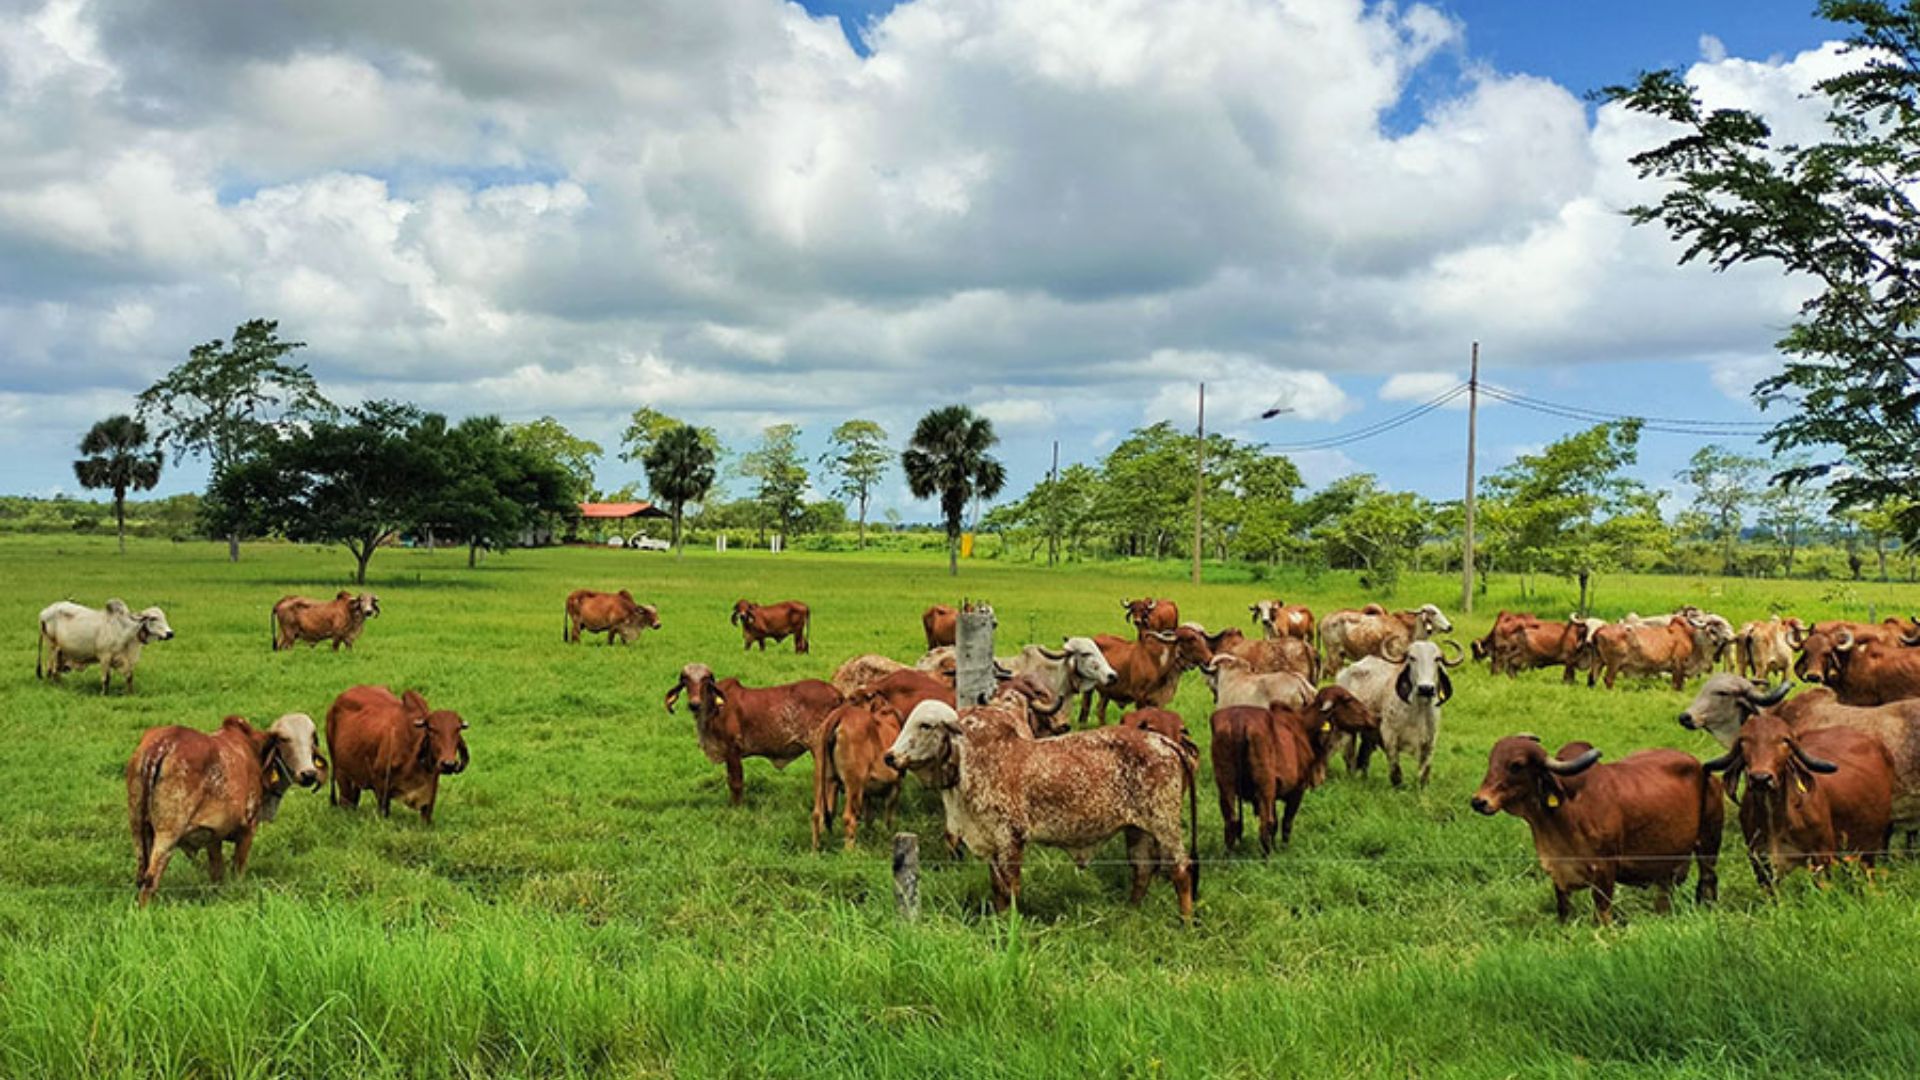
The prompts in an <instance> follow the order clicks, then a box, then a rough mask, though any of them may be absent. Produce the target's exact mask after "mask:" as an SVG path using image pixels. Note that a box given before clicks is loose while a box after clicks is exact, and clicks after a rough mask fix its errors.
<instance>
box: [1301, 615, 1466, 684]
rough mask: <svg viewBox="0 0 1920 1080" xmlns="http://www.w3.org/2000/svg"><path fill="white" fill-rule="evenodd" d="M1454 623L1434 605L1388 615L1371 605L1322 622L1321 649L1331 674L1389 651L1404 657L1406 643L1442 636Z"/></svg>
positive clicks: (1329, 616)
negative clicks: (1333, 670) (1361, 660)
mask: <svg viewBox="0 0 1920 1080" xmlns="http://www.w3.org/2000/svg"><path fill="white" fill-rule="evenodd" d="M1452 629H1453V623H1451V622H1449V621H1448V620H1447V617H1446V616H1445V615H1443V614H1441V613H1440V609H1439V608H1437V607H1435V606H1434V605H1432V604H1422V605H1421V606H1420V607H1418V608H1416V609H1414V610H1412V611H1391V612H1390V611H1387V610H1386V609H1385V608H1382V607H1381V606H1380V605H1378V604H1368V605H1367V606H1366V607H1364V608H1362V609H1360V610H1359V611H1354V610H1352V609H1347V610H1343V611H1336V612H1334V613H1333V614H1331V615H1328V616H1327V617H1326V618H1324V619H1321V620H1320V645H1321V648H1322V649H1323V650H1324V651H1325V653H1326V659H1325V662H1324V666H1325V669H1327V670H1331V669H1333V668H1336V667H1340V666H1342V665H1344V664H1347V663H1350V662H1352V661H1354V660H1358V659H1360V658H1362V657H1366V656H1381V655H1384V654H1385V653H1386V651H1387V650H1388V649H1389V648H1392V649H1395V650H1396V651H1397V652H1400V653H1404V652H1405V651H1406V648H1407V643H1408V642H1411V641H1418V640H1422V639H1425V638H1429V637H1432V636H1433V635H1435V634H1443V633H1447V632H1449V631H1451V630H1452Z"/></svg>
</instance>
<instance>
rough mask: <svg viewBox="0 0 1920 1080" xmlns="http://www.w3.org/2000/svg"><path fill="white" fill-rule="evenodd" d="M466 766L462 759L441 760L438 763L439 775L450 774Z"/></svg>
mask: <svg viewBox="0 0 1920 1080" xmlns="http://www.w3.org/2000/svg"><path fill="white" fill-rule="evenodd" d="M466 767H467V763H466V762H464V761H459V760H455V761H443V762H441V763H440V775H441V776H452V775H453V774H454V773H457V772H459V771H461V770H462V769H465V768H466Z"/></svg>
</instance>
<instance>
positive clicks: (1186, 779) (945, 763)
mask: <svg viewBox="0 0 1920 1080" xmlns="http://www.w3.org/2000/svg"><path fill="white" fill-rule="evenodd" d="M999 700H1000V699H996V701H995V703H992V704H989V705H986V706H981V707H979V708H975V709H969V710H967V713H966V715H964V716H962V715H960V714H957V713H955V711H954V710H953V709H951V708H949V707H948V706H946V705H945V704H943V703H941V702H933V701H930V702H925V703H923V704H921V705H920V706H919V707H917V708H915V709H914V711H913V713H912V714H911V715H909V716H908V717H907V722H906V725H905V726H904V727H903V728H902V729H901V731H900V736H899V738H897V739H895V740H894V743H893V746H892V748H891V749H889V750H888V751H887V757H886V761H887V764H889V765H891V766H893V767H894V768H896V769H906V770H913V771H915V772H917V773H919V774H920V775H921V776H923V777H926V778H928V782H929V783H930V784H932V785H933V786H934V787H937V788H939V789H940V795H941V801H942V803H943V804H944V807H945V809H946V822H947V832H948V834H949V835H952V836H954V837H957V838H958V839H959V840H960V841H961V842H963V843H965V844H966V846H967V849H968V850H969V851H972V852H973V853H974V854H976V855H979V856H980V857H982V858H984V859H985V860H986V861H987V867H988V874H989V878H990V880H991V882H992V887H993V905H994V908H995V909H996V910H1002V911H1004V910H1005V909H1006V907H1007V905H1008V904H1010V903H1012V902H1013V901H1015V900H1017V899H1018V898H1019V895H1020V865H1021V860H1022V858H1023V857H1024V854H1025V851H1026V846H1027V845H1028V844H1030V843H1034V844H1047V845H1049V846H1052V847H1058V848H1064V849H1065V850H1066V851H1067V852H1068V853H1069V854H1071V855H1072V856H1073V857H1074V860H1075V861H1076V862H1078V863H1079V864H1080V865H1082V866H1085V865H1086V863H1087V861H1088V860H1089V859H1090V858H1092V856H1093V853H1094V851H1095V849H1097V848H1098V847H1099V846H1100V844H1101V843H1103V842H1104V841H1106V839H1107V838H1108V837H1110V836H1112V835H1114V834H1115V833H1124V834H1125V835H1126V841H1127V858H1128V861H1129V862H1131V863H1132V865H1133V891H1132V895H1131V897H1130V900H1131V902H1133V903H1139V902H1140V900H1141V899H1142V898H1143V897H1144V896H1145V895H1146V892H1147V886H1148V884H1149V883H1150V882H1151V880H1152V877H1153V873H1154V871H1155V869H1156V868H1164V869H1165V870H1167V872H1168V874H1169V876H1170V877H1171V878H1172V879H1173V888H1174V893H1175V895H1176V896H1177V897H1178V900H1179V906H1180V916H1181V918H1183V919H1188V920H1191V919H1192V918H1193V900H1194V895H1195V893H1196V891H1197V888H1198V882H1199V876H1200V868H1199V864H1198V862H1197V861H1196V860H1195V859H1194V858H1193V852H1194V851H1195V850H1197V847H1198V845H1197V843H1192V842H1188V843H1183V840H1197V837H1194V836H1193V835H1192V833H1191V832H1190V834H1189V837H1187V838H1183V837H1182V836H1181V829H1180V804H1181V800H1182V796H1184V797H1185V801H1186V803H1187V809H1188V812H1189V815H1190V818H1191V821H1192V822H1193V825H1192V826H1191V828H1192V829H1197V828H1198V821H1199V814H1198V812H1197V807H1196V805H1195V794H1194V777H1193V765H1192V762H1191V761H1190V760H1189V759H1188V758H1187V757H1186V755H1185V754H1184V753H1183V752H1182V751H1181V749H1180V747H1179V746H1178V745H1177V744H1176V743H1174V742H1173V741H1171V740H1169V739H1166V738H1163V737H1161V736H1160V735H1157V734H1155V733H1153V732H1151V731H1143V730H1140V729H1139V728H1130V727H1112V728H1101V729H1099V730H1097V731H1079V732H1074V733H1073V734H1070V735H1063V736H1061V737H1059V738H1057V739H1038V740H1036V739H1031V738H1027V737H1025V736H1024V735H1023V734H1022V733H1021V732H1020V731H1019V730H1018V728H1017V727H1016V726H1015V724H1014V723H1013V722H1012V721H1011V719H1010V718H1009V717H1008V715H1007V714H1006V711H1005V710H1004V709H1002V708H1001V707H1000V706H999V704H998V701H999Z"/></svg>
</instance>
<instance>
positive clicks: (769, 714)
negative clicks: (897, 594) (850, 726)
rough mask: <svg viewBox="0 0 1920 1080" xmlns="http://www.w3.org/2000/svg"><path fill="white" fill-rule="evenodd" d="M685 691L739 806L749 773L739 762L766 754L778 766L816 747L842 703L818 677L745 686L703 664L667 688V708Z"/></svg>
mask: <svg viewBox="0 0 1920 1080" xmlns="http://www.w3.org/2000/svg"><path fill="white" fill-rule="evenodd" d="M682 691H685V693H686V695H687V707H688V708H689V709H690V710H692V712H693V720H694V724H695V726H696V730H697V731H698V732H699V735H700V750H701V752H702V753H704V754H706V755H707V760H709V761H712V762H713V763H715V764H724V765H725V766H726V767H727V797H728V800H729V801H730V802H732V804H733V805H735V806H738V805H740V801H741V795H742V791H743V789H744V787H745V784H746V781H745V777H744V775H743V773H742V771H741V767H740V762H741V761H742V760H743V759H745V758H750V757H762V758H766V759H767V760H768V761H771V762H773V767H774V768H776V769H784V768H786V767H787V763H788V762H790V761H792V760H793V759H795V758H797V757H799V756H800V755H802V754H805V753H809V752H811V751H812V749H813V737H814V735H815V733H817V732H818V731H819V730H820V725H821V724H822V723H824V722H825V721H826V719H827V714H828V713H830V712H832V711H833V710H834V709H835V708H837V707H838V706H839V705H840V702H841V697H840V691H838V690H835V689H834V688H833V687H832V686H831V685H830V684H828V683H824V682H821V681H820V680H819V679H802V680H800V681H799V682H790V683H784V684H782V685H779V686H765V687H749V686H742V685H741V684H740V680H739V679H718V680H716V679H715V678H714V677H713V670H712V669H711V668H709V667H707V665H705V664H688V665H686V666H685V667H683V668H681V669H680V679H679V681H678V682H676V683H674V684H673V687H672V688H671V689H669V690H668V691H667V697H666V705H667V712H669V713H671V712H673V706H674V703H675V702H676V701H678V700H679V699H680V694H681V692H682Z"/></svg>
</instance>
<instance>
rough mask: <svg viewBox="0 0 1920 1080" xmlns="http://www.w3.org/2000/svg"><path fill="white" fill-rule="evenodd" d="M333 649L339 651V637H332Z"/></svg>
mask: <svg viewBox="0 0 1920 1080" xmlns="http://www.w3.org/2000/svg"><path fill="white" fill-rule="evenodd" d="M333 651H334V652H339V651H340V639H339V638H334V639H333Z"/></svg>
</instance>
